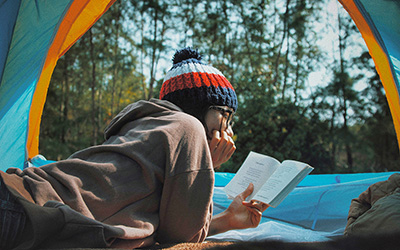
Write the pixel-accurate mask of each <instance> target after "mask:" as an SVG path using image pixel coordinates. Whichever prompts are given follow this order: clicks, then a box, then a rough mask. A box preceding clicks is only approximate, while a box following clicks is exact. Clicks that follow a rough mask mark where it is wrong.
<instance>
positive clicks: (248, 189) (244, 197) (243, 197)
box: [239, 183, 254, 200]
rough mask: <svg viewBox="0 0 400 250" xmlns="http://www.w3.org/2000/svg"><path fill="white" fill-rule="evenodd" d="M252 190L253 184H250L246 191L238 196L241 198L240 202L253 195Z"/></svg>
mask: <svg viewBox="0 0 400 250" xmlns="http://www.w3.org/2000/svg"><path fill="white" fill-rule="evenodd" d="M253 190H254V185H253V183H250V184H249V186H247V188H246V190H244V191H243V192H242V193H241V194H239V195H240V196H241V198H242V200H246V198H247V197H249V196H250V195H251V193H253Z"/></svg>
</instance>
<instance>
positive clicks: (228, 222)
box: [208, 184, 269, 236]
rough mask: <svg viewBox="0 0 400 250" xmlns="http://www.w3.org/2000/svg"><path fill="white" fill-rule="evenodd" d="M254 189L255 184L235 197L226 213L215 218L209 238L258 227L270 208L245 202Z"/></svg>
mask: <svg viewBox="0 0 400 250" xmlns="http://www.w3.org/2000/svg"><path fill="white" fill-rule="evenodd" d="M253 189H254V186H253V184H250V185H249V186H248V187H247V189H246V190H245V191H244V192H243V193H241V194H239V195H238V196H236V197H235V199H234V200H233V201H232V203H231V204H230V205H229V207H228V208H227V209H226V210H225V211H223V212H222V213H220V214H217V215H215V216H213V218H212V220H211V224H210V228H209V231H208V236H211V235H215V234H219V233H223V232H226V231H229V230H232V229H245V228H254V227H257V226H258V224H259V223H260V221H261V217H262V213H263V212H264V211H265V210H266V209H267V208H268V207H269V206H268V205H267V204H264V203H261V202H256V201H245V200H246V198H247V197H248V196H249V195H250V194H251V193H252V192H253Z"/></svg>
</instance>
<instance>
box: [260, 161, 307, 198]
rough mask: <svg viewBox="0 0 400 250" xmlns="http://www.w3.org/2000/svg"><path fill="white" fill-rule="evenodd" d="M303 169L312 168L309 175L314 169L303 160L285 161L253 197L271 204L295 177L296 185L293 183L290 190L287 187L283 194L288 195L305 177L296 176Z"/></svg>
mask: <svg viewBox="0 0 400 250" xmlns="http://www.w3.org/2000/svg"><path fill="white" fill-rule="evenodd" d="M303 169H310V170H309V171H307V173H306V174H305V175H307V174H308V173H309V172H311V170H312V168H311V167H310V166H308V165H307V164H305V163H302V162H298V161H290V160H287V161H284V162H283V163H282V165H281V166H280V167H279V168H278V169H277V170H276V171H275V172H274V174H273V175H272V176H271V177H270V178H269V180H268V181H267V182H266V183H265V184H264V185H263V186H262V188H261V189H260V191H259V192H258V193H257V195H255V196H254V197H253V199H255V200H259V201H262V202H264V203H267V204H271V201H273V200H274V199H275V198H276V197H277V196H278V195H280V193H281V192H282V190H284V189H285V188H286V187H287V186H288V185H290V183H291V182H292V180H293V179H296V183H294V184H295V185H292V186H291V187H290V190H288V189H286V192H285V193H284V194H282V195H284V196H285V197H286V196H287V195H288V194H289V193H290V192H291V191H292V190H293V188H295V186H296V185H297V184H298V182H300V181H301V179H303V178H304V177H305V175H304V177H303V178H301V179H299V178H296V176H298V175H299V174H300V173H301V172H302V171H303ZM285 197H283V198H282V197H281V198H280V199H279V200H283V199H284V198H285Z"/></svg>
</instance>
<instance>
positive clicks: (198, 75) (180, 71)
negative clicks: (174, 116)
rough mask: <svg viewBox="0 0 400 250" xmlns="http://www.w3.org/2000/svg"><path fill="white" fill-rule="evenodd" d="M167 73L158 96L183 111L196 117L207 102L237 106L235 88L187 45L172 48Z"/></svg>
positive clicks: (235, 107) (207, 104)
mask: <svg viewBox="0 0 400 250" xmlns="http://www.w3.org/2000/svg"><path fill="white" fill-rule="evenodd" d="M172 61H173V66H172V68H171V69H170V70H169V71H168V72H167V74H166V76H165V78H164V82H163V84H162V87H161V91H160V99H162V100H168V101H170V102H172V103H174V104H176V105H177V106H179V107H180V108H182V109H183V111H185V112H186V113H189V114H192V115H194V116H196V117H198V115H199V114H198V112H201V109H204V107H208V106H210V105H218V106H228V107H230V108H232V109H233V110H234V111H236V109H237V103H238V101H237V97H236V93H235V90H234V89H233V87H232V85H231V84H230V83H229V81H228V80H227V79H226V78H225V76H224V75H223V74H222V73H221V72H220V71H219V70H217V69H216V68H214V67H212V66H210V65H207V64H205V63H203V62H201V55H200V54H199V53H198V52H197V50H193V49H191V48H190V47H188V48H184V49H181V50H178V51H176V53H175V55H174V57H173V59H172Z"/></svg>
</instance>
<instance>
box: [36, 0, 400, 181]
mask: <svg viewBox="0 0 400 250" xmlns="http://www.w3.org/2000/svg"><path fill="white" fill-rule="evenodd" d="M333 2H334V3H332V1H331V0H323V1H315V0H251V1H238V0H225V1H222V0H169V1H168V0H165V1H164V0H160V1H154V0H148V1H137V0H118V1H116V2H115V4H114V5H113V6H112V7H111V8H110V9H109V10H108V11H107V12H106V13H105V14H104V16H103V17H102V18H101V19H100V20H99V21H98V22H97V23H95V25H94V26H93V27H92V28H91V29H90V30H89V31H88V32H87V33H86V34H85V35H84V36H83V37H82V38H81V39H80V40H78V42H77V43H76V44H75V45H74V46H73V47H72V48H71V49H70V50H69V51H68V52H67V53H66V54H65V55H64V56H63V57H62V58H61V59H60V60H59V62H58V64H57V67H56V69H55V71H54V73H53V76H52V80H51V83H50V87H49V90H48V95H47V101H46V105H45V108H44V112H43V117H42V124H41V131H40V153H41V154H43V155H44V156H46V157H47V158H48V159H53V160H60V159H65V158H67V157H68V156H69V155H70V154H72V153H73V152H75V151H77V150H80V149H83V148H85V147H88V146H91V145H97V144H101V143H102V142H103V140H104V139H103V130H104V128H105V126H106V125H107V124H108V122H109V121H110V120H111V119H112V118H113V117H114V116H115V115H116V114H117V113H118V112H119V111H120V110H121V109H122V108H124V107H125V106H126V105H128V104H129V103H132V102H135V101H137V100H140V99H150V98H158V93H159V90H160V88H161V84H162V82H163V77H164V74H165V72H166V71H168V70H169V69H170V67H171V66H172V62H171V58H172V55H173V54H174V52H175V51H176V50H177V49H180V48H183V47H186V46H191V47H193V48H197V49H198V50H199V52H200V53H201V54H203V55H204V56H203V61H204V62H206V63H208V64H212V65H213V66H214V67H216V68H218V69H220V70H221V71H222V72H223V73H224V75H225V76H226V77H227V78H228V80H229V81H230V82H231V83H232V85H233V86H234V88H235V89H236V93H237V95H238V99H239V109H238V111H237V113H236V115H235V118H234V119H235V127H234V131H235V136H234V140H235V143H236V146H237V150H236V153H235V154H234V156H233V157H232V158H231V159H230V160H229V161H228V162H227V163H225V164H224V165H223V166H222V167H221V169H220V171H228V172H236V171H237V169H238V168H239V166H240V165H241V163H242V162H243V160H244V159H245V157H246V156H247V154H248V153H249V151H256V152H259V153H264V154H267V155H270V156H273V157H275V158H277V159H278V160H284V159H295V160H299V161H304V162H307V163H309V164H310V165H311V166H313V167H314V168H315V170H314V173H351V172H380V171H395V170H400V166H399V164H397V162H398V161H399V147H398V145H397V140H396V136H395V131H394V127H393V122H392V118H391V114H390V111H389V108H388V105H387V101H386V97H385V93H384V89H383V87H382V84H381V82H380V79H379V77H378V75H377V73H376V71H375V68H374V64H373V61H372V59H371V58H370V56H369V54H368V52H367V49H366V47H365V45H364V44H362V43H363V42H362V41H361V39H360V34H359V32H358V31H357V29H356V27H355V25H354V23H353V22H352V20H351V19H350V17H349V16H348V14H347V13H346V12H345V11H344V10H343V8H342V6H341V5H340V4H339V3H338V2H337V1H333ZM332 4H333V5H332ZM335 6H337V9H338V11H332V10H334V8H333V7H335ZM328 34H334V35H333V36H332V35H331V38H330V39H331V40H330V42H328V43H325V44H324V43H320V41H322V40H323V39H326V36H327V35H328ZM327 45H329V46H327ZM316 72H319V73H318V74H317V76H319V77H315V76H316ZM321 72H322V73H321Z"/></svg>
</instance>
